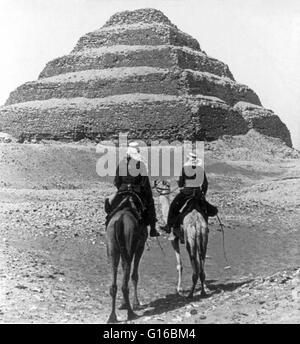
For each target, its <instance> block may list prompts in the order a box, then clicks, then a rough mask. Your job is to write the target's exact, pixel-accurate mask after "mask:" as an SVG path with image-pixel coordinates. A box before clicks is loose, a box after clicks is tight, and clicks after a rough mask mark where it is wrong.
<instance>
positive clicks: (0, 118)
mask: <svg viewBox="0 0 300 344" xmlns="http://www.w3.org/2000/svg"><path fill="white" fill-rule="evenodd" d="M0 131H2V132H7V133H10V134H12V135H13V136H15V137H18V138H32V137H36V138H47V139H57V140H77V139H81V138H84V137H87V138H90V139H97V140H107V139H112V138H114V137H116V135H118V133H119V132H129V137H130V138H139V139H143V140H147V141H149V140H155V139H165V140H171V141H173V140H181V141H182V140H187V139H191V140H192V139H197V140H203V139H205V140H214V139H217V138H218V137H220V136H221V135H224V134H230V135H237V134H243V133H246V132H247V131H248V127H247V123H246V121H245V120H244V119H243V117H242V116H241V114H240V113H239V112H238V111H237V110H234V109H232V108H231V107H229V106H228V105H226V104H225V103H224V102H222V101H221V100H219V99H217V98H214V97H204V96H193V97H177V96H168V95H156V94H131V95H130V97H128V95H122V96H111V97H106V98H98V99H88V98H73V99H49V100H45V101H32V102H26V103H19V104H14V105H10V106H4V107H1V108H0Z"/></svg>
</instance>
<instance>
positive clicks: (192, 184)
mask: <svg viewBox="0 0 300 344" xmlns="http://www.w3.org/2000/svg"><path fill="white" fill-rule="evenodd" d="M178 186H179V189H180V192H179V193H178V194H177V195H176V197H175V198H174V200H173V201H172V203H171V205H170V209H169V213H168V220H167V225H166V226H165V227H161V229H162V230H164V231H166V232H167V233H171V232H172V234H171V237H172V238H174V231H172V229H173V230H174V225H175V222H176V219H177V216H178V214H179V211H180V209H181V208H182V207H183V205H184V204H185V202H186V200H187V199H188V198H190V197H191V196H193V195H195V196H196V197H199V199H202V200H203V201H204V200H205V198H204V197H205V195H206V192H207V188H208V182H207V177H206V174H205V171H204V168H203V167H202V160H201V159H197V155H196V154H195V153H193V152H190V153H189V154H188V160H187V162H186V163H185V164H184V166H183V168H182V172H181V175H180V177H179V180H178ZM205 202H206V201H205Z"/></svg>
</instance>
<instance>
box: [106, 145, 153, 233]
mask: <svg viewBox="0 0 300 344" xmlns="http://www.w3.org/2000/svg"><path fill="white" fill-rule="evenodd" d="M137 171H139V173H138V174H137V173H136V172H137ZM114 185H115V186H116V188H117V189H118V191H117V193H116V194H114V195H113V196H112V197H111V198H110V199H109V201H106V206H105V208H106V212H107V213H108V215H109V213H110V212H111V210H112V209H113V208H114V207H115V206H116V205H117V204H119V201H120V199H121V197H120V195H119V193H120V192H123V191H128V189H131V190H132V191H133V192H135V193H136V194H137V195H138V196H139V197H140V198H141V200H142V201H143V202H144V206H145V208H146V210H145V211H144V216H143V217H144V220H145V223H146V225H150V236H151V237H156V236H159V235H160V234H159V233H158V232H157V230H156V228H155V223H156V221H157V219H156V212H155V206H154V200H153V195H152V190H151V185H150V180H149V176H148V171H147V167H146V164H145V163H144V162H143V158H142V156H141V154H140V150H139V147H138V143H137V142H131V143H129V147H128V150H127V154H126V157H125V158H124V159H123V160H122V161H121V162H120V164H119V166H118V167H117V171H116V176H115V179H114Z"/></svg>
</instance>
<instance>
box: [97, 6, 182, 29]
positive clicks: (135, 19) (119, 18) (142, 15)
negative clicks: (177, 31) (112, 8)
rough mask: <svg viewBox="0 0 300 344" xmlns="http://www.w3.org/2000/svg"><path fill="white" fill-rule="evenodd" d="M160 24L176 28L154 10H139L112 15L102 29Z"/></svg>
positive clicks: (163, 15)
mask: <svg viewBox="0 0 300 344" xmlns="http://www.w3.org/2000/svg"><path fill="white" fill-rule="evenodd" d="M140 22H142V23H154V22H155V23H162V24H167V25H170V26H173V27H176V26H175V25H174V24H172V22H171V21H170V20H169V18H168V17H167V16H166V15H165V14H164V13H163V12H161V11H159V10H157V9H155V8H140V9H137V10H133V11H122V12H117V13H115V14H113V15H112V16H111V17H110V18H109V20H108V21H107V22H106V23H105V24H104V26H103V27H107V26H114V25H126V24H135V23H140Z"/></svg>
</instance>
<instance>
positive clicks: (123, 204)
mask: <svg viewBox="0 0 300 344" xmlns="http://www.w3.org/2000/svg"><path fill="white" fill-rule="evenodd" d="M130 197H132V198H133V203H134V204H132V202H130V200H129V198H130ZM125 208H128V209H129V210H130V211H131V212H132V214H133V215H134V216H135V217H136V218H137V219H138V221H139V222H140V221H142V220H143V213H144V211H145V205H144V203H143V201H142V200H141V198H140V197H139V196H138V195H137V194H136V193H135V192H134V191H121V192H119V193H118V202H117V203H116V204H115V205H114V209H113V210H112V211H111V212H110V213H109V214H108V215H107V217H106V225H107V224H108V223H109V221H110V220H111V218H112V217H113V216H114V215H115V214H116V213H117V212H118V211H121V210H122V209H125Z"/></svg>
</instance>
